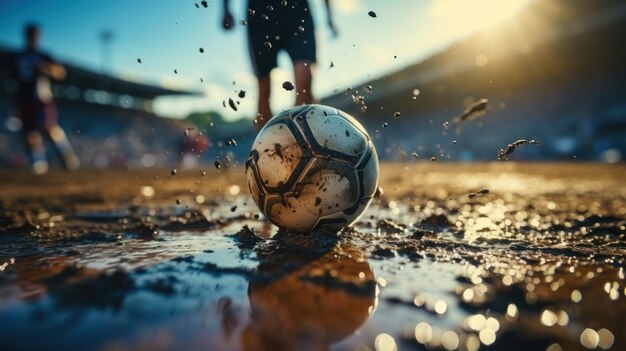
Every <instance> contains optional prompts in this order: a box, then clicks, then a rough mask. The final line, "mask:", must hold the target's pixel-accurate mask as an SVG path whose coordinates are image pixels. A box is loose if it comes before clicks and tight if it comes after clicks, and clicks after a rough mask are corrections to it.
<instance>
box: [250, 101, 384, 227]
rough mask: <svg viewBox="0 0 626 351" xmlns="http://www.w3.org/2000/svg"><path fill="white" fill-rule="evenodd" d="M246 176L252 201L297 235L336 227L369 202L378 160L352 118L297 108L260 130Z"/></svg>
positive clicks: (317, 107)
mask: <svg viewBox="0 0 626 351" xmlns="http://www.w3.org/2000/svg"><path fill="white" fill-rule="evenodd" d="M246 174H247V178H248V186H249V188H250V192H251V193H252V198H253V199H254V201H255V203H256V204H257V205H258V206H259V208H260V209H261V211H262V212H263V213H264V214H265V215H266V216H267V217H268V218H269V220H271V221H272V222H273V223H274V224H276V225H277V226H279V227H281V228H284V229H287V230H291V231H296V232H309V231H311V230H313V229H316V228H320V227H326V228H331V229H339V228H341V227H343V226H346V225H349V224H351V223H353V222H354V221H356V220H357V219H358V218H359V217H360V216H361V214H362V213H363V212H364V211H365V209H366V208H367V206H368V205H369V203H370V202H371V199H372V197H373V196H374V192H375V191H376V187H377V184H378V156H377V155H376V150H375V148H374V145H373V144H372V140H371V138H370V137H369V135H368V134H367V132H366V131H365V129H364V128H363V126H361V124H360V123H359V122H358V121H357V120H356V119H354V118H353V117H351V116H350V115H348V114H346V113H344V112H342V111H339V110H337V109H335V108H332V107H328V106H322V105H307V106H298V107H295V108H292V109H290V110H287V111H285V112H282V113H280V114H279V115H277V116H275V117H274V118H272V119H271V120H270V121H269V122H268V123H267V125H266V126H265V127H264V128H263V129H262V130H261V131H260V132H259V135H258V136H257V138H256V140H255V141H254V145H253V146H252V151H251V152H250V156H249V157H248V160H247V162H246Z"/></svg>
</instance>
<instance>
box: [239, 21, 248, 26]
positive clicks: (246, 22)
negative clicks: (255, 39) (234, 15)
mask: <svg viewBox="0 0 626 351" xmlns="http://www.w3.org/2000/svg"><path fill="white" fill-rule="evenodd" d="M239 24H241V25H242V26H247V25H248V21H246V20H245V19H242V20H239Z"/></svg>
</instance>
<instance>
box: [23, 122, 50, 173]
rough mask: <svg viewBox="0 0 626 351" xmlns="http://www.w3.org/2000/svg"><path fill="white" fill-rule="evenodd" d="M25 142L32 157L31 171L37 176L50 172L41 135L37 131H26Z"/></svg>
mask: <svg viewBox="0 0 626 351" xmlns="http://www.w3.org/2000/svg"><path fill="white" fill-rule="evenodd" d="M24 141H25V142H26V148H27V149H28V156H29V157H30V165H31V170H32V171H33V173H35V174H44V173H46V172H47V171H48V160H47V159H46V149H45V147H44V144H43V138H42V137H41V133H39V132H38V131H36V130H29V131H25V133H24Z"/></svg>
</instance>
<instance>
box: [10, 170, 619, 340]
mask: <svg viewBox="0 0 626 351" xmlns="http://www.w3.org/2000/svg"><path fill="white" fill-rule="evenodd" d="M624 174H626V168H625V167H624V166H601V165H585V164H545V165H534V164H516V163H510V162H500V163H493V164H482V165H460V164H438V163H432V162H427V163H426V162H424V163H410V164H385V165H383V166H382V168H381V183H380V185H381V187H382V191H379V192H378V193H379V195H380V196H379V197H377V198H376V199H375V201H374V202H373V204H372V206H371V207H370V209H369V210H368V211H367V212H366V213H365V215H364V216H363V217H362V218H361V220H360V221H359V222H358V223H357V224H356V225H355V226H354V227H353V228H350V229H346V230H344V231H342V232H339V233H315V234H312V235H308V236H294V235H290V234H289V233H283V232H278V231H277V230H276V228H275V227H273V226H271V225H270V224H269V223H268V222H267V221H265V220H264V218H263V216H262V215H261V214H260V213H259V212H258V210H257V209H256V208H255V207H254V204H253V202H252V200H251V199H250V198H249V196H248V195H247V194H248V192H247V189H245V188H244V186H245V185H244V184H245V183H244V175H243V170H242V169H241V168H234V169H230V168H222V169H219V170H218V169H214V168H213V167H206V169H204V170H199V169H196V170H182V171H181V170H178V171H177V172H172V170H169V169H163V170H142V171H132V170H131V171H102V172H96V171H80V172H76V173H61V172H59V173H56V172H52V173H50V174H49V175H46V176H44V177H35V176H31V175H30V174H28V173H25V172H23V173H22V172H8V171H3V172H0V340H1V347H0V348H1V349H3V350H14V349H41V348H46V349H53V350H56V349H63V350H73V349H76V350H82V349H97V350H113V349H115V350H125V349H150V350H174V349H210V350H289V349H302V350H318V349H319V350H324V349H336V350H393V349H394V348H396V349H399V350H424V349H429V350H453V349H460V350H505V349H506V350H550V351H557V350H579V349H580V350H584V349H600V350H601V349H614V350H624V349H626V339H625V338H626V337H625V335H626V317H624V315H625V314H626V296H625V294H626V284H625V280H624V275H625V272H624V266H625V263H626V262H625V258H626V257H625V252H626V251H625V249H626V241H625V234H626V184H625V180H624V178H623V177H624ZM481 189H482V190H481ZM484 189H488V191H486V190H484ZM478 192H480V196H474V197H470V196H468V194H472V193H478Z"/></svg>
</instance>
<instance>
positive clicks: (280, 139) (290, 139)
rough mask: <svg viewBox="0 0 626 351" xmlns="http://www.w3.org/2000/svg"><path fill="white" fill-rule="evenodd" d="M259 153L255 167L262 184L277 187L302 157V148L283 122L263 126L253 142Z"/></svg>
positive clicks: (284, 180) (289, 174)
mask: <svg viewBox="0 0 626 351" xmlns="http://www.w3.org/2000/svg"><path fill="white" fill-rule="evenodd" d="M253 149H255V150H257V152H258V153H259V160H258V161H257V168H258V170H259V176H260V178H261V181H262V182H263V184H264V185H265V186H267V187H278V186H281V185H282V184H284V183H286V182H287V180H288V179H289V177H290V176H291V174H292V173H293V171H294V170H295V168H296V166H297V165H298V163H299V162H300V159H301V158H302V149H301V148H300V145H298V142H297V141H296V139H295V137H294V136H293V134H292V132H291V130H290V129H289V127H287V125H285V124H282V123H280V124H274V125H271V126H268V127H267V128H264V129H263V130H262V131H261V133H260V134H259V136H258V137H257V139H256V140H255V142H254V146H253Z"/></svg>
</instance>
